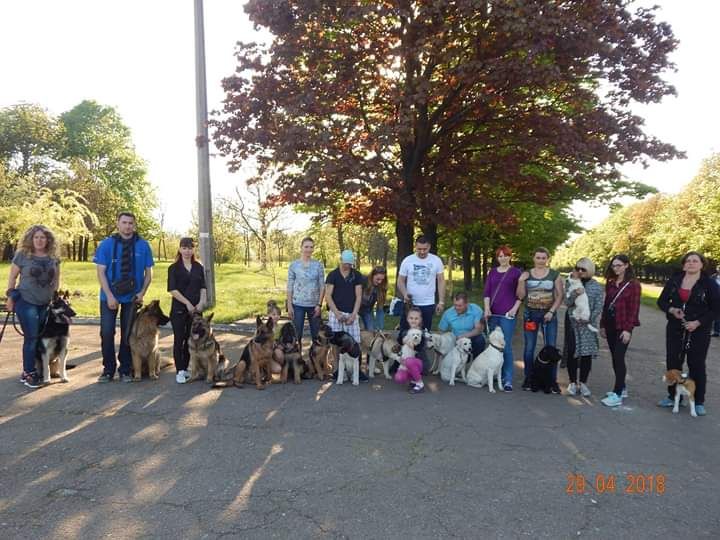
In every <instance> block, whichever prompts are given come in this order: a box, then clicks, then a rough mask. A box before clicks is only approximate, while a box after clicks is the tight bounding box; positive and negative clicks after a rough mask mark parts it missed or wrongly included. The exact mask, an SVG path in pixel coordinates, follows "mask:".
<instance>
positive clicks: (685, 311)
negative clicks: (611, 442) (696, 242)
mask: <svg viewBox="0 0 720 540" xmlns="http://www.w3.org/2000/svg"><path fill="white" fill-rule="evenodd" d="M681 262H682V267H683V270H682V272H679V273H677V274H675V275H674V276H673V277H671V278H670V279H669V280H668V282H667V283H666V284H665V287H664V288H663V290H662V293H661V294H660V298H658V301H657V304H658V306H659V307H660V309H661V310H663V311H664V312H665V314H666V316H667V321H668V322H667V327H666V332H665V341H666V342H665V345H666V349H667V360H666V362H667V369H668V370H670V369H678V370H680V371H682V367H683V355H686V356H687V364H688V369H689V371H690V378H691V379H693V380H694V381H695V410H696V412H697V414H698V416H705V384H706V379H707V377H706V373H705V359H706V357H707V351H708V347H709V346H710V330H711V329H712V324H713V321H714V320H715V319H716V318H717V317H718V314H720V291H718V286H717V284H716V283H715V282H714V281H713V280H712V279H710V278H709V277H708V276H707V275H706V274H705V272H704V271H703V270H704V268H705V266H706V265H707V261H706V259H705V257H704V256H703V255H701V254H700V253H698V252H696V251H690V252H689V253H687V254H685V256H684V257H683V258H682V261H681ZM674 399H675V386H669V387H668V397H667V398H665V399H663V400H662V401H660V403H658V406H660V407H672V406H673V401H674Z"/></svg>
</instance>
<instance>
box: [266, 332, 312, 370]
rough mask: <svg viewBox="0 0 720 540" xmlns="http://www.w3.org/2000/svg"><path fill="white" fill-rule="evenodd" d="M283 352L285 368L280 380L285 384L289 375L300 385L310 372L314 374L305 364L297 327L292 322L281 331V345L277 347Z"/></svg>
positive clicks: (278, 344) (283, 367)
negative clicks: (301, 380)
mask: <svg viewBox="0 0 720 540" xmlns="http://www.w3.org/2000/svg"><path fill="white" fill-rule="evenodd" d="M275 346H276V347H279V348H280V350H281V351H282V357H283V366H282V374H281V376H280V380H281V382H282V383H283V384H285V383H286V382H287V380H288V374H289V375H291V376H292V378H293V381H294V382H295V384H300V379H301V378H302V377H303V376H307V374H308V372H312V368H311V366H310V365H309V364H307V363H306V362H305V360H304V359H303V357H302V352H301V350H300V340H299V339H298V335H297V331H296V330H295V325H294V324H293V323H292V321H290V322H287V323H285V324H284V325H283V327H282V328H281V329H280V339H279V343H277V344H276V345H275Z"/></svg>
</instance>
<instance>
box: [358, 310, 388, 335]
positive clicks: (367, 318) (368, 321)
mask: <svg viewBox="0 0 720 540" xmlns="http://www.w3.org/2000/svg"><path fill="white" fill-rule="evenodd" d="M374 309H375V316H374V317H373V312H372V308H371V309H369V310H368V311H360V313H358V315H360V320H361V321H362V324H363V328H365V330H370V331H371V332H374V331H375V330H382V329H383V328H385V310H384V309H383V306H376V307H375V308H374Z"/></svg>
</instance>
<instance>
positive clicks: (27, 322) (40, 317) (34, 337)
mask: <svg viewBox="0 0 720 540" xmlns="http://www.w3.org/2000/svg"><path fill="white" fill-rule="evenodd" d="M47 309H48V306H37V305H35V304H31V303H29V302H26V301H25V300H23V299H22V298H19V299H18V300H17V301H16V302H15V313H16V315H17V317H18V319H19V320H20V328H22V333H23V334H25V336H24V338H23V348H22V352H23V371H25V373H32V372H34V371H35V359H36V358H37V348H38V343H39V342H40V334H41V333H42V331H43V328H42V327H43V326H45V320H46V319H45V318H46V316H47Z"/></svg>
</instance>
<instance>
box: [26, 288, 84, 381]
mask: <svg viewBox="0 0 720 540" xmlns="http://www.w3.org/2000/svg"><path fill="white" fill-rule="evenodd" d="M69 298H70V292H69V291H65V292H64V293H62V295H61V294H60V293H58V292H57V291H56V292H55V293H54V294H53V299H52V302H50V306H48V318H47V323H45V327H44V328H43V332H42V335H41V336H40V339H39V340H38V349H37V357H36V359H35V369H36V370H37V372H38V373H42V375H43V384H48V383H49V382H50V377H59V378H60V380H61V381H62V382H68V381H69V380H70V379H68V376H67V364H66V359H67V353H68V342H69V340H70V322H71V321H70V319H72V318H73V317H74V316H75V311H73V309H72V308H71V307H70V301H69Z"/></svg>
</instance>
